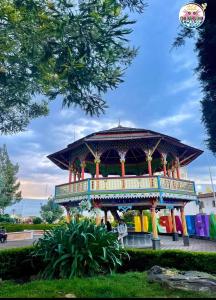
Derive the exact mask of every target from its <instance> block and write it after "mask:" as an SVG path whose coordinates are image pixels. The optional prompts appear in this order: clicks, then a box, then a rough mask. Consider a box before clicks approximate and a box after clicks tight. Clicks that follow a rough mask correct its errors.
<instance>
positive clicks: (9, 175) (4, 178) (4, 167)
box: [0, 145, 22, 212]
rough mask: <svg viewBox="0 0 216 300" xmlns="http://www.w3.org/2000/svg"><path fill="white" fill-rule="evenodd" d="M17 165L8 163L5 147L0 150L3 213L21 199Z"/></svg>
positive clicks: (0, 196) (0, 195) (0, 189)
mask: <svg viewBox="0 0 216 300" xmlns="http://www.w3.org/2000/svg"><path fill="white" fill-rule="evenodd" d="M18 171H19V166H18V164H15V165H13V164H12V162H11V161H10V158H9V155H8V152H7V147H6V145H3V147H2V148H0V209H1V211H3V212H4V209H5V208H6V207H7V206H10V205H12V204H14V203H16V202H18V201H20V200H21V199H22V196H21V191H19V188H20V182H18V181H17V177H16V175H17V173H18Z"/></svg>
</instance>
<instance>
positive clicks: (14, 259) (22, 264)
mask: <svg viewBox="0 0 216 300" xmlns="http://www.w3.org/2000/svg"><path fill="white" fill-rule="evenodd" d="M32 249H33V247H23V248H14V249H7V250H1V251H0V278H2V279H4V280H5V279H16V278H28V277H30V276H31V275H33V274H37V273H38V272H39V270H40V269H41V266H42V262H41V261H40V259H39V258H36V257H32V256H31V251H32Z"/></svg>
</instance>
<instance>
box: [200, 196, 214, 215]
mask: <svg viewBox="0 0 216 300" xmlns="http://www.w3.org/2000/svg"><path fill="white" fill-rule="evenodd" d="M198 199H199V212H200V213H203V214H207V215H210V214H212V213H213V214H216V203H215V199H216V193H215V194H214V193H213V192H210V193H199V194H198Z"/></svg>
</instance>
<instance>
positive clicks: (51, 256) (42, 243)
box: [32, 220, 129, 279]
mask: <svg viewBox="0 0 216 300" xmlns="http://www.w3.org/2000/svg"><path fill="white" fill-rule="evenodd" d="M34 246H35V247H34V251H33V253H32V254H33V256H37V257H40V258H42V260H43V261H44V263H45V269H44V270H42V271H41V277H42V278H44V279H51V278H72V277H73V276H92V275H96V274H106V273H109V272H110V273H112V272H114V271H115V270H116V268H117V267H118V266H120V265H122V260H123V257H125V256H127V257H128V258H129V256H128V254H127V252H126V251H125V249H123V248H121V246H120V245H119V243H118V240H117V236H116V235H115V234H114V233H112V232H107V230H106V229H105V228H104V227H102V226H96V225H95V224H93V223H92V222H91V221H89V220H84V221H81V222H76V221H75V220H73V221H71V223H69V224H64V225H61V226H58V227H56V228H53V229H51V230H49V231H46V232H45V234H44V236H43V237H42V238H40V239H39V240H38V241H37V242H36V243H35V244H34Z"/></svg>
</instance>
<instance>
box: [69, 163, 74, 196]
mask: <svg viewBox="0 0 216 300" xmlns="http://www.w3.org/2000/svg"><path fill="white" fill-rule="evenodd" d="M72 174H73V168H72V167H71V166H70V167H69V178H68V183H69V192H71V183H72Z"/></svg>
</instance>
